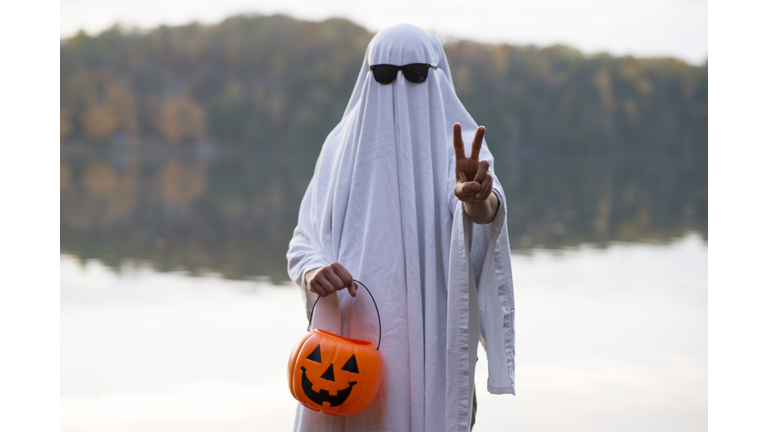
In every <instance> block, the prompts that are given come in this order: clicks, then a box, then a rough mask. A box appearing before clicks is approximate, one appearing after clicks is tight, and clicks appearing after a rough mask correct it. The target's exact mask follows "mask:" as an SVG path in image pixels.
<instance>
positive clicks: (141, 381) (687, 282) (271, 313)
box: [61, 147, 707, 432]
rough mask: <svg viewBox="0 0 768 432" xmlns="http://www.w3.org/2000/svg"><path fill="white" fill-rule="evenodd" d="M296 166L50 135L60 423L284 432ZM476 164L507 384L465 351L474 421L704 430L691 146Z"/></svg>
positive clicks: (301, 172)
mask: <svg viewBox="0 0 768 432" xmlns="http://www.w3.org/2000/svg"><path fill="white" fill-rule="evenodd" d="M502 156H503V155H502ZM306 157H307V159H308V160H312V159H313V158H315V157H316V155H307V156H306ZM307 164H308V162H306V161H304V162H302V161H299V162H297V164H296V166H297V168H296V169H295V170H294V171H289V172H287V173H284V174H281V175H276V174H275V172H274V169H272V170H270V167H269V164H268V163H266V162H265V161H264V160H263V158H259V157H256V156H253V154H251V153H246V154H243V153H242V152H236V151H228V150H226V149H217V148H205V147H201V148H197V149H195V150H194V151H185V152H179V151H168V152H165V153H157V152H153V153H142V152H141V151H136V150H131V149H124V148H112V149H109V150H108V151H102V150H98V151H96V150H93V149H83V148H64V147H63V148H62V157H61V176H62V177H61V178H62V180H61V430H62V431H73V432H74V431H104V430H109V431H136V430H141V431H168V430H185V431H192V432H194V431H220V430H225V431H241V430H242V431H245V430H270V431H272V430H291V428H292V423H293V416H294V413H295V409H296V402H295V401H294V400H293V399H292V397H291V395H290V393H289V391H288V387H287V383H286V382H285V381H286V378H285V373H286V372H285V370H286V365H287V359H288V355H289V354H290V351H291V348H292V347H293V344H294V342H295V341H296V339H298V338H299V337H300V335H301V334H302V333H303V332H304V331H305V328H306V318H305V316H304V308H303V305H302V300H301V295H300V294H299V291H298V288H296V287H295V286H294V285H293V284H292V283H291V282H289V281H288V279H287V275H286V272H285V251H286V249H287V241H288V239H289V238H290V232H291V230H292V229H293V226H294V224H295V221H296V212H297V210H298V200H299V199H300V198H301V193H303V188H304V187H305V186H306V182H307V181H308V175H307V173H306V172H305V171H306V169H305V168H306V165H307ZM310 165H311V164H310ZM496 169H497V174H498V175H499V177H500V179H501V180H502V184H503V185H504V188H505V192H506V194H507V197H508V200H509V203H510V204H509V222H510V237H511V242H512V251H511V252H512V269H513V274H514V281H515V295H516V303H517V305H516V306H517V322H516V328H517V391H518V395H517V396H511V395H503V396H496V395H490V394H488V393H487V392H486V390H485V380H486V379H487V370H486V369H487V365H486V363H485V359H484V356H483V354H482V353H481V354H480V356H479V358H480V359H479V364H478V368H477V376H476V383H477V388H478V395H477V396H478V416H477V424H476V425H475V428H474V430H475V431H480V432H482V431H497V430H519V431H564V430H567V431H590V432H592V431H617V430H621V431H641V430H642V431H647V430H654V431H676V432H677V431H705V430H707V228H706V227H707V183H706V181H707V177H706V160H705V159H704V161H703V162H702V160H701V159H696V158H693V159H691V158H687V159H686V158H685V157H660V156H658V155H657V156H653V157H651V156H638V157H631V158H630V157H605V156H594V155H593V156H577V157H568V158H566V157H561V156H558V157H549V156H546V155H543V156H542V155H522V156H521V157H519V158H507V157H499V156H498V155H497V168H496ZM281 176H282V177H281ZM265 191H266V192H265ZM481 351H482V349H481Z"/></svg>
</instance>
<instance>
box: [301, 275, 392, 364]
mask: <svg viewBox="0 0 768 432" xmlns="http://www.w3.org/2000/svg"><path fill="white" fill-rule="evenodd" d="M352 280H353V281H355V282H357V283H359V284H360V285H362V286H363V288H365V290H366V291H368V295H370V296H371V300H373V307H375V308H376V316H377V317H378V318H379V343H378V345H376V350H378V349H379V347H380V346H381V314H380V313H379V306H378V305H377V304H376V299H375V298H373V294H371V290H369V289H368V287H367V286H365V284H364V283H362V282H360V281H359V280H357V279H352ZM318 301H320V297H319V296H318V297H317V300H315V304H313V305H312V311H311V312H310V313H309V324H307V330H309V328H310V327H312V317H313V316H314V315H315V306H317V302H318Z"/></svg>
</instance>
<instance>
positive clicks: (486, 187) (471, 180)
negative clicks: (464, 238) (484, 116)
mask: <svg viewBox="0 0 768 432" xmlns="http://www.w3.org/2000/svg"><path fill="white" fill-rule="evenodd" d="M484 135H485V127H484V126H480V127H478V128H477V132H475V138H474V139H473V140H472V153H471V154H470V155H469V157H466V155H465V154H464V140H463V139H462V138H461V125H460V124H459V123H456V124H454V125H453V149H454V151H455V152H456V186H454V188H453V193H454V195H456V197H457V198H458V199H459V200H460V201H463V202H464V210H465V211H466V213H467V215H468V216H469V218H470V219H471V220H472V221H473V222H475V223H488V222H490V221H491V220H493V217H494V216H495V215H496V209H497V208H498V198H497V197H496V194H493V197H492V198H491V199H490V200H489V199H488V198H489V197H491V192H493V174H491V173H490V172H488V168H489V167H490V164H489V163H488V161H485V160H482V161H481V160H479V158H480V149H481V148H482V147H483V136H484Z"/></svg>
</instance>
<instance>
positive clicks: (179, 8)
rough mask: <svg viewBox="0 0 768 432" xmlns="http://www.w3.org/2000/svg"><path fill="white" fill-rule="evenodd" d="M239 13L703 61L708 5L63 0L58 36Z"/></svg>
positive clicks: (666, 1) (653, 0) (549, 0)
mask: <svg viewBox="0 0 768 432" xmlns="http://www.w3.org/2000/svg"><path fill="white" fill-rule="evenodd" d="M242 13H261V14H270V15H271V14H274V13H284V14H288V15H291V16H294V17H297V18H302V19H309V20H323V19H326V18H329V17H343V18H348V19H350V20H352V21H354V22H356V23H358V24H361V25H363V26H365V27H367V28H368V29H370V30H372V31H377V30H381V29H382V28H385V27H387V26H389V25H392V24H397V23H402V22H408V23H412V24H416V25H418V26H420V27H422V28H425V29H427V30H430V31H432V32H433V33H435V34H436V35H438V36H439V37H440V38H441V39H442V40H443V41H445V40H447V39H449V38H451V37H455V38H462V39H471V40H476V41H480V42H491V43H498V42H504V43H512V44H529V43H531V44H536V45H540V46H546V45H552V44H555V43H563V44H566V45H571V46H574V47H576V48H578V49H580V50H582V51H584V52H586V53H595V52H600V51H608V52H610V53H612V54H619V55H623V54H631V55H635V56H641V57H647V56H674V57H679V58H682V59H685V60H687V61H689V62H693V63H701V62H702V61H704V59H705V58H706V57H707V1H706V0H525V1H521V0H500V1H499V0H469V1H452V0H446V1H424V0H407V1H403V0H390V1H381V0H379V1H376V2H364V1H361V0H252V1H245V0H130V1H129V0H61V36H62V37H68V36H71V35H72V34H74V33H76V32H77V31H78V30H80V29H85V30H86V31H87V32H89V33H95V32H99V31H101V30H103V29H105V28H107V27H110V26H111V25H113V24H114V23H115V22H120V23H123V24H125V25H128V26H138V27H142V28H151V27H155V26H157V25H158V24H171V25H176V24H184V23H188V22H190V21H193V20H195V21H199V22H203V23H216V22H219V21H220V20H222V19H223V18H226V17H228V16H231V15H236V14H242Z"/></svg>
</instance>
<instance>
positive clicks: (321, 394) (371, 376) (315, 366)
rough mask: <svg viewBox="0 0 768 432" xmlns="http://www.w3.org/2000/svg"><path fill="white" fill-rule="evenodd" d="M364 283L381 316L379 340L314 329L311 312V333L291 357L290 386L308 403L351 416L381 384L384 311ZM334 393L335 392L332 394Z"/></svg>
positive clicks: (316, 409)
mask: <svg viewBox="0 0 768 432" xmlns="http://www.w3.org/2000/svg"><path fill="white" fill-rule="evenodd" d="M355 282H357V283H358V284H360V285H361V286H362V287H363V288H365V290H366V291H368V294H369V295H370V296H371V300H373V304H374V306H375V307H376V314H377V315H378V318H379V342H378V344H377V345H376V347H374V346H373V342H370V341H367V340H361V339H353V338H349V337H345V336H341V335H337V334H334V333H330V332H327V331H325V330H320V329H312V330H310V327H311V326H312V321H311V320H312V317H313V315H314V311H315V306H317V302H318V301H319V300H320V298H319V297H318V299H317V300H315V304H314V305H313V306H312V312H310V323H309V325H308V326H307V333H306V334H305V335H304V336H302V337H301V339H299V341H298V342H296V345H295V346H294V347H293V352H292V353H291V357H290V359H289V360H288V387H289V389H290V390H291V394H292V395H293V397H294V398H296V400H297V401H299V403H301V404H302V405H304V406H305V407H307V408H309V409H311V410H315V411H321V412H323V413H326V414H331V415H335V416H343V417H345V416H350V415H354V414H358V413H360V412H362V411H363V410H365V409H366V408H367V407H368V405H370V404H371V402H373V398H374V397H376V393H377V392H378V390H379V385H380V384H381V354H379V346H380V345H381V315H380V314H379V307H378V306H377V305H376V300H375V299H374V298H373V294H371V291H370V290H369V289H368V287H366V286H365V285H364V284H363V283H362V282H360V281H358V280H355ZM332 393H333V394H332Z"/></svg>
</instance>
